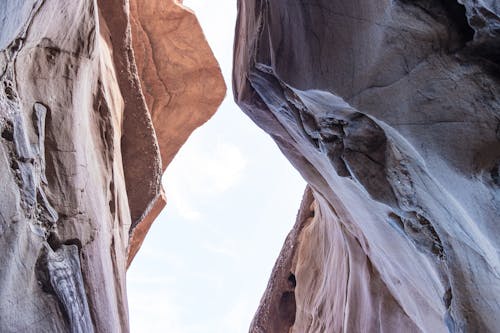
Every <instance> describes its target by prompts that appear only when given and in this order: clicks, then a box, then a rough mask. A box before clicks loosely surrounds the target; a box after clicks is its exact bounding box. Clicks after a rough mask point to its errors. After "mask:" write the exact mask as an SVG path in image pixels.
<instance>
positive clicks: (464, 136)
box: [233, 0, 500, 333]
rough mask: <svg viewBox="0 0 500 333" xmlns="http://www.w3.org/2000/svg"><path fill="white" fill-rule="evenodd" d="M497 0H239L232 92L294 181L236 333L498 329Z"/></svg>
mask: <svg viewBox="0 0 500 333" xmlns="http://www.w3.org/2000/svg"><path fill="white" fill-rule="evenodd" d="M499 46H500V3H499V2H498V1H495V0H477V1H476V0H458V1H453V0H446V1H445V0H443V1H431V0H417V1H406V0H380V1H369V0H353V1H340V0H316V1H296V0H290V1H283V0H276V1H265V0H239V1H238V21H237V27H236V38H235V53H234V56H235V59H234V73H233V90H234V92H235V99H236V101H237V103H238V104H239V105H240V107H241V108H242V109H243V111H244V112H245V113H246V114H247V115H248V116H249V117H250V118H252V119H253V120H254V121H255V122H256V123H257V125H259V126H260V127H261V128H262V129H263V130H264V131H266V132H267V133H269V134H270V135H271V136H272V137H273V139H274V140H275V141H276V143H277V144H278V146H279V147H280V149H281V150H282V151H283V153H284V154H285V155H286V156H287V157H288V159H289V160H290V161H291V163H292V164H293V165H294V166H295V167H296V168H297V169H298V170H299V172H300V173H301V174H302V176H303V177H304V178H305V179H306V180H307V182H308V183H309V189H308V190H307V191H306V195H305V197H304V202H303V204H302V208H301V210H300V212H299V216H298V218H297V223H296V225H295V227H294V229H293V230H292V232H291V233H290V235H289V237H288V239H287V241H286V242H285V245H284V247H283V250H282V253H281V254H280V256H279V258H278V261H277V263H276V266H275V269H274V271H273V273H272V276H271V279H270V282H269V285H268V288H267V290H266V292H265V293H264V296H263V298H262V301H261V305H260V307H259V309H258V310H257V313H256V315H255V318H254V320H253V323H252V325H251V329H250V330H251V332H297V333H303V332H497V331H498V327H500V258H499V250H500V241H499V239H500V238H499V235H500V188H499V187H500V181H499V179H500V178H499V172H500V171H499V170H500V84H499V83H500V80H499V78H500V76H499V74H500V71H499V69H500V68H499V62H500V47H499Z"/></svg>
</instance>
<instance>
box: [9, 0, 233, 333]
mask: <svg viewBox="0 0 500 333" xmlns="http://www.w3.org/2000/svg"><path fill="white" fill-rule="evenodd" d="M153 12H154V13H155V15H152V13H153ZM224 91H225V87H224V83H223V81H222V76H221V74H220V71H219V69H218V65H217V62H216V61H215V59H214V57H213V55H212V53H211V51H210V49H209V47H208V45H207V43H206V41H205V39H204V37H203V34H202V32H201V29H200V27H199V25H198V23H197V21H196V18H195V17H194V15H193V14H192V13H191V12H189V11H187V10H186V9H184V8H183V7H182V6H181V5H179V4H178V3H177V2H175V1H173V0H172V1H159V0H158V1H147V2H140V1H134V0H132V1H130V3H129V1H124V0H99V1H95V0H75V1H62V0H27V1H22V2H19V1H14V0H7V1H2V2H0V133H1V137H0V169H1V170H2V172H0V186H1V190H2V195H1V196H0V249H2V256H0V331H1V332H126V331H128V313H127V297H126V293H125V271H126V267H127V263H130V260H131V258H132V257H133V255H134V254H135V253H136V252H137V250H138V248H139V247H140V244H141V242H142V239H143V238H144V235H145V233H146V232H147V229H148V228H149V225H150V223H151V222H152V220H153V219H154V215H155V214H158V212H159V210H161V208H162V207H163V205H164V199H162V198H163V196H162V195H161V184H160V180H161V175H162V173H163V170H164V168H165V166H166V165H167V164H168V163H169V162H170V161H171V159H172V157H173V155H175V153H176V152H177V150H178V149H179V147H180V145H182V143H183V142H184V141H185V140H186V139H187V137H188V136H189V134H190V133H191V132H192V131H193V130H194V129H195V128H196V127H197V126H199V125H201V124H202V123H203V122H204V121H206V120H207V119H208V118H210V116H211V115H212V114H213V113H214V112H215V110H216V108H217V106H218V104H219V103H220V101H221V100H222V98H223V96H224ZM162 159H163V166H162Z"/></svg>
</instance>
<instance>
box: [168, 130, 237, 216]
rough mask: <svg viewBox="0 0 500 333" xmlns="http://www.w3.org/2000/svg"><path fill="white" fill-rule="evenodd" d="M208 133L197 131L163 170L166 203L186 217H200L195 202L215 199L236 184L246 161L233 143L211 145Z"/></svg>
mask: <svg viewBox="0 0 500 333" xmlns="http://www.w3.org/2000/svg"><path fill="white" fill-rule="evenodd" d="M208 136H209V135H207V134H205V133H204V132H196V133H195V134H194V135H193V136H192V137H191V138H190V139H189V142H188V143H186V144H185V145H184V146H183V148H182V149H181V151H180V152H179V153H178V154H177V156H176V157H175V159H174V161H173V162H172V164H171V165H170V166H169V167H168V168H167V171H166V173H165V178H164V184H165V189H166V192H167V196H168V199H169V206H170V207H171V209H172V208H173V209H175V210H176V212H177V213H178V214H179V215H180V216H181V217H182V218H184V219H186V220H197V219H200V217H201V213H200V212H199V210H198V208H197V207H196V203H198V202H203V201H205V199H207V198H214V196H216V195H220V194H222V193H224V192H226V191H227V190H229V189H230V188H231V187H233V186H234V185H236V184H237V183H238V182H239V181H240V179H241V178H242V176H243V173H244V169H245V167H246V164H247V161H246V159H245V157H244V156H243V154H242V152H241V150H240V149H239V148H238V147H237V146H236V145H234V144H231V143H225V142H221V141H219V142H217V143H216V144H215V146H210V145H209V144H207V143H206V142H209V141H208V140H205V139H206V137H208ZM211 141H212V142H213V139H212V140H211Z"/></svg>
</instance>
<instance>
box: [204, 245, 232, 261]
mask: <svg viewBox="0 0 500 333" xmlns="http://www.w3.org/2000/svg"><path fill="white" fill-rule="evenodd" d="M231 243H233V242H227V241H226V242H224V243H223V244H220V245H216V244H212V243H208V242H204V243H203V244H202V248H203V249H205V250H207V251H209V252H212V253H214V254H218V255H222V256H225V257H228V258H232V259H238V258H239V257H240V255H239V253H238V250H236V246H234V244H231Z"/></svg>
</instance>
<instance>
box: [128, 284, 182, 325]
mask: <svg viewBox="0 0 500 333" xmlns="http://www.w3.org/2000/svg"><path fill="white" fill-rule="evenodd" d="M173 299H174V298H173V297H171V295H170V294H169V293H168V292H167V291H166V290H165V289H155V290H150V291H148V290H145V289H142V288H141V289H139V288H129V295H128V302H129V307H130V312H131V313H133V314H134V315H133V316H130V331H131V332H134V333H141V332H169V333H184V332H185V330H184V329H183V325H182V324H183V323H182V320H181V315H180V313H181V308H180V307H178V306H177V305H176V304H174V303H173V302H171V300H173Z"/></svg>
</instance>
